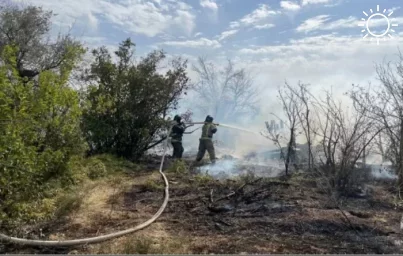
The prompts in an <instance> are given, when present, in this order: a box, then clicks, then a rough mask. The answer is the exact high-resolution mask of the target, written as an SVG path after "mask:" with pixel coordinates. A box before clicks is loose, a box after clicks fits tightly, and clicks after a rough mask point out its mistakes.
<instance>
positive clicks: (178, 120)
mask: <svg viewBox="0 0 403 256" xmlns="http://www.w3.org/2000/svg"><path fill="white" fill-rule="evenodd" d="M181 120H182V117H180V115H176V116H175V117H174V121H176V122H178V123H180V122H181Z"/></svg>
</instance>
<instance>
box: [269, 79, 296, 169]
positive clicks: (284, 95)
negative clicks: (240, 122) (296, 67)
mask: <svg viewBox="0 0 403 256" xmlns="http://www.w3.org/2000/svg"><path fill="white" fill-rule="evenodd" d="M286 85H287V86H286V87H285V88H282V89H279V90H278V94H279V95H278V97H279V99H280V102H281V105H282V107H283V110H284V114H285V116H286V118H287V119H286V121H284V120H282V119H281V118H280V117H278V116H277V115H275V114H274V113H273V114H272V115H274V116H276V117H277V118H278V119H280V120H281V121H282V122H284V124H285V125H286V126H287V127H288V130H289V134H288V135H281V134H280V133H277V132H276V130H275V129H272V128H273V127H269V126H267V131H266V133H263V136H265V137H266V138H268V139H269V140H271V141H273V143H274V144H275V145H276V146H277V147H278V148H279V150H280V156H281V158H282V159H283V160H284V166H285V173H286V175H288V173H289V166H290V163H293V164H296V137H297V129H298V127H299V125H300V119H299V117H300V115H301V109H302V105H301V101H300V100H299V99H298V97H297V95H296V94H295V93H293V92H292V90H290V87H289V86H288V84H287V83H286ZM284 144H286V152H284V149H283V146H282V145H284Z"/></svg>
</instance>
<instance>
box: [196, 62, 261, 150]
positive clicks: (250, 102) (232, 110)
mask: <svg viewBox="0 0 403 256" xmlns="http://www.w3.org/2000/svg"><path fill="white" fill-rule="evenodd" d="M193 70H194V71H195V72H196V74H197V78H196V80H195V83H194V87H193V91H194V92H195V97H196V98H197V101H196V102H195V109H197V110H198V112H199V113H197V114H202V115H207V114H209V115H212V116H213V117H214V119H215V120H216V121H217V122H221V123H228V122H229V123H231V122H239V121H240V120H244V119H245V117H251V116H253V115H254V114H256V113H257V111H258V108H257V107H256V106H257V104H258V98H259V97H258V95H259V89H258V88H257V87H256V85H255V84H254V81H253V78H252V76H251V74H250V73H248V72H247V71H246V70H245V69H242V68H241V69H238V68H236V67H235V64H234V63H233V62H232V61H231V60H228V62H227V65H226V66H225V67H219V66H217V65H215V64H213V63H211V62H208V61H207V60H206V59H205V58H201V57H200V58H199V60H198V63H197V65H194V66H193ZM231 133H232V131H226V133H224V134H223V133H217V135H216V139H220V140H223V141H225V144H227V146H228V147H233V146H234V143H235V141H234V139H233V136H232V135H231Z"/></svg>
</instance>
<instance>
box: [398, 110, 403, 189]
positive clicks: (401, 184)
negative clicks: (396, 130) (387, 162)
mask: <svg viewBox="0 0 403 256" xmlns="http://www.w3.org/2000/svg"><path fill="white" fill-rule="evenodd" d="M402 139H403V117H402V116H401V117H400V142H399V143H400V144H399V163H398V178H397V187H398V189H399V191H402V190H403V140H402Z"/></svg>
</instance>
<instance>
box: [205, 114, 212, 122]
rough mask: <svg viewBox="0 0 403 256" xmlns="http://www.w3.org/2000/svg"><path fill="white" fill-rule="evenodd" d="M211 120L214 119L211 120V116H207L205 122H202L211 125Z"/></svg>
mask: <svg viewBox="0 0 403 256" xmlns="http://www.w3.org/2000/svg"><path fill="white" fill-rule="evenodd" d="M213 120H214V118H213V117H212V116H210V115H208V116H206V120H205V121H204V122H206V123H212V122H213Z"/></svg>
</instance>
